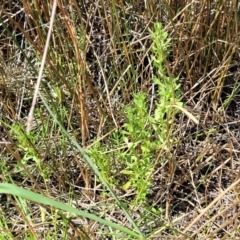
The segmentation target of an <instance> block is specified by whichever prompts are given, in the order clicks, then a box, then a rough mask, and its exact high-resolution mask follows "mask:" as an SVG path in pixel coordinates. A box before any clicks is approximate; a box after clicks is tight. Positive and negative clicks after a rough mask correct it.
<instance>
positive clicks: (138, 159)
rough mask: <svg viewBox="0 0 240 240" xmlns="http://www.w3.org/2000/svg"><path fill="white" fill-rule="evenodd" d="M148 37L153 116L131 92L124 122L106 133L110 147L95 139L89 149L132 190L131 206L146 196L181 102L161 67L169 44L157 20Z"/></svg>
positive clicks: (108, 175) (113, 179) (108, 173)
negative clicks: (152, 69) (154, 99)
mask: <svg viewBox="0 0 240 240" xmlns="http://www.w3.org/2000/svg"><path fill="white" fill-rule="evenodd" d="M151 37H152V40H153V42H154V45H153V48H152V60H153V63H154V66H155V67H156V69H157V76H154V79H153V81H154V83H155V84H156V85H157V87H158V93H157V95H158V99H157V102H156V106H157V107H156V110H155V112H154V114H153V116H151V115H149V109H148V104H147V100H146V99H147V98H146V97H147V96H146V94H145V93H142V92H140V93H137V94H134V98H133V102H132V103H131V104H129V105H127V106H126V107H124V108H123V109H124V115H125V117H126V123H125V124H124V125H123V128H122V129H120V130H117V131H115V132H114V133H113V134H112V135H111V137H110V142H111V144H110V145H111V146H113V148H112V149H110V150H109V147H106V146H105V147H104V146H103V145H101V144H100V143H98V144H97V145H95V147H93V148H92V149H90V150H89V151H90V153H91V156H92V157H93V158H94V159H95V162H96V165H97V166H98V167H99V168H100V169H101V172H102V173H103V175H104V177H105V179H108V180H109V182H110V183H111V184H113V185H115V186H118V187H120V188H122V189H123V190H125V191H130V190H132V191H134V192H135V194H136V197H135V200H134V202H133V206H135V205H136V204H139V203H145V202H146V200H147V194H148V189H149V186H150V185H151V183H152V181H151V174H152V172H153V170H154V166H155V164H156V163H155V161H154V159H155V157H156V153H157V151H159V150H161V151H162V150H164V151H165V150H168V149H170V147H171V145H172V144H174V141H173V139H172V136H171V133H172V131H173V129H174V117H175V114H176V113H177V112H178V109H176V108H174V107H173V106H174V105H178V106H182V103H181V99H180V91H179V88H180V84H177V78H175V77H172V76H167V75H166V71H165V67H164V60H165V59H166V57H167V55H168V48H169V46H170V40H169V39H168V37H167V32H166V31H164V30H163V29H162V26H161V24H155V27H154V31H151ZM114 146H117V148H116V147H114ZM110 148H111V147H110ZM104 152H105V154H104ZM161 160H163V161H164V162H165V161H166V160H165V159H161ZM113 166H114V167H113ZM119 185H120V186H119Z"/></svg>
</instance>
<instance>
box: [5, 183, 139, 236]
mask: <svg viewBox="0 0 240 240" xmlns="http://www.w3.org/2000/svg"><path fill="white" fill-rule="evenodd" d="M0 193H4V194H11V195H14V196H18V197H21V198H25V199H27V200H30V201H33V202H36V203H41V204H45V205H49V206H52V207H55V208H58V209H61V210H63V211H67V212H70V213H75V214H76V215H78V216H81V217H86V218H89V219H92V220H94V221H97V222H99V223H101V224H105V225H107V226H109V227H111V228H114V229H116V230H119V231H121V232H124V233H126V234H128V235H130V236H132V237H135V238H138V239H139V238H140V236H139V235H138V234H137V233H135V232H133V231H131V230H129V229H128V228H125V227H123V226H120V225H118V224H116V223H112V222H110V221H107V220H104V219H102V218H100V217H98V216H96V215H93V214H91V213H87V212H84V211H81V210H78V209H76V208H73V207H71V206H68V205H66V204H64V203H61V202H58V201H55V200H53V199H51V198H48V197H45V196H42V195H40V194H38V193H35V192H32V191H30V190H26V189H23V188H21V187H18V186H16V185H14V184H10V183H0Z"/></svg>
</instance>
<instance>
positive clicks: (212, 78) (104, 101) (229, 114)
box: [0, 0, 240, 239]
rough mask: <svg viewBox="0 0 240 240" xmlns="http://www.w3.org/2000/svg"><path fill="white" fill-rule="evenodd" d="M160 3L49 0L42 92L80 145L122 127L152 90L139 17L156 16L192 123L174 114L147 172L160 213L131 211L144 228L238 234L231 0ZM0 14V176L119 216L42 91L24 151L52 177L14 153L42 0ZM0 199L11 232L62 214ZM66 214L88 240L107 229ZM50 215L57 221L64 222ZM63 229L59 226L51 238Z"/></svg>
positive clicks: (31, 80)
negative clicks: (162, 150) (163, 157)
mask: <svg viewBox="0 0 240 240" xmlns="http://www.w3.org/2000/svg"><path fill="white" fill-rule="evenodd" d="M51 2H52V1H51ZM158 2H159V1H155V0H149V1H114V0H113V1H109V0H97V1H91V0H85V1H83V0H82V1H79V3H78V1H75V0H74V1H71V3H69V2H68V1H64V0H62V1H58V8H57V16H56V18H55V25H54V32H53V35H52V40H51V43H50V46H49V49H50V50H49V52H48V55H47V59H46V68H45V69H46V71H45V73H44V77H43V79H42V87H41V90H40V91H41V92H42V94H43V95H44V97H45V99H47V102H48V104H49V105H50V106H51V107H52V109H53V111H54V112H55V114H57V115H58V118H59V119H60V121H61V122H62V124H63V125H64V126H65V128H66V129H67V130H68V132H69V133H70V134H71V135H72V136H75V137H76V139H78V141H79V142H81V144H82V146H83V147H84V148H88V147H89V146H90V145H91V144H93V142H92V141H93V139H94V138H96V137H98V138H101V140H102V141H106V142H107V139H108V135H109V133H110V132H111V131H112V130H113V129H116V128H120V127H121V126H122V124H123V121H124V117H123V116H122V114H121V111H120V110H121V108H122V106H123V105H126V104H127V103H129V102H130V101H131V100H132V98H133V93H135V92H139V91H144V92H146V93H148V96H149V99H148V100H149V102H151V99H153V98H154V96H155V94H156V92H155V91H156V89H154V86H153V83H152V77H153V74H154V73H155V72H156V69H155V68H154V67H153V65H152V60H151V57H150V54H151V51H150V50H151V44H152V43H151V40H150V37H149V31H148V28H151V27H152V26H153V24H154V22H156V21H159V22H162V23H163V25H164V26H165V29H166V30H167V31H168V32H169V36H170V37H171V42H172V48H171V51H170V55H169V58H168V59H166V60H165V66H166V69H167V71H168V75H169V76H170V75H174V76H179V81H180V83H181V86H182V89H181V90H182V95H183V101H184V103H185V105H186V108H187V110H188V111H189V112H190V113H191V114H192V115H193V116H195V117H196V118H197V119H198V120H199V121H200V123H199V125H196V124H195V123H193V122H192V121H191V120H190V119H189V118H188V117H187V116H186V115H184V114H179V116H178V119H177V121H176V127H175V129H176V131H175V132H174V136H175V137H177V140H178V142H177V145H176V146H174V148H173V149H172V152H171V156H170V155H169V156H168V157H169V158H168V159H167V160H168V162H170V161H171V164H165V165H161V166H159V167H158V168H156V170H155V172H154V174H153V176H152V178H153V180H154V182H153V186H151V194H149V205H151V206H155V207H156V208H161V209H162V215H161V216H159V215H157V216H154V220H153V219H151V220H147V219H144V218H143V217H142V216H141V209H139V211H132V213H131V214H132V215H133V217H134V219H135V220H136V221H139V222H141V224H140V227H141V230H142V231H143V232H144V233H145V234H146V235H147V236H148V237H149V239H151V238H153V239H175V238H176V239H239V238H240V235H239V232H240V231H239V213H238V212H239V211H238V210H239V191H240V190H239V187H238V185H239V161H238V160H239V157H240V156H239V153H240V144H239V138H240V136H239V124H240V120H239V107H240V97H239V92H238V86H239V60H240V59H239V21H240V20H239V1H237V0H232V1H227V0H223V1H220V0H215V1H210V0H204V1H196V0H192V1H188V0H185V1H168V0H165V1H160V2H161V3H158ZM0 16H1V21H2V22H1V25H0V32H1V34H0V61H1V67H0V74H1V75H0V76H1V77H0V81H1V82H0V104H1V105H0V106H1V113H0V123H1V125H0V128H1V132H0V136H1V139H0V152H1V161H2V164H1V178H2V181H13V182H15V183H17V184H18V185H21V186H24V187H27V188H30V189H34V190H35V191H38V192H40V193H42V194H44V195H48V196H51V197H53V198H55V199H59V200H62V201H65V202H68V201H69V200H70V199H72V201H73V202H72V204H73V205H74V206H76V207H79V208H84V209H89V210H90V211H95V212H96V213H97V214H98V215H102V216H106V217H107V218H108V219H110V220H112V221H114V222H117V223H121V224H122V225H125V226H128V221H127V219H125V217H124V215H123V213H122V212H120V210H118V209H117V207H116V205H115V204H114V203H113V202H112V201H111V199H110V198H108V197H106V198H104V197H103V195H101V194H100V192H101V190H102V189H101V187H102V186H101V184H99V183H98V182H96V179H95V177H94V176H93V174H92V171H91V170H90V169H89V167H88V166H87V164H86V163H85V162H84V161H83V159H82V157H81V156H80V154H79V153H77V152H76V151H75V150H74V148H73V147H72V146H70V145H69V144H68V140H67V138H65V137H64V136H63V135H62V134H61V132H60V130H59V129H58V127H57V126H56V124H55V123H54V121H53V119H51V117H50V116H49V114H48V112H47V110H46V109H45V108H44V106H43V103H42V100H41V99H40V98H39V100H38V103H37V106H36V110H35V111H36V114H35V119H34V123H33V126H32V131H33V133H34V140H33V139H28V140H29V141H28V144H29V145H28V150H29V149H31V151H33V152H34V155H35V156H38V158H39V159H40V160H41V163H42V167H43V168H44V169H46V172H47V174H48V177H49V179H50V180H49V181H45V180H44V177H43V176H42V175H41V174H40V173H39V172H40V169H38V167H36V164H35V162H34V161H33V160H31V159H30V160H29V161H28V163H27V164H23V163H22V159H23V157H24V156H25V155H26V152H27V151H28V150H26V149H24V148H23V146H20V144H19V142H18V140H17V139H18V138H17V136H16V133H14V131H13V130H12V128H11V126H12V125H13V124H16V123H18V124H20V125H22V126H23V128H25V127H26V126H25V124H26V119H27V114H28V111H29V109H30V107H31V100H32V94H33V91H34V84H35V81H36V76H37V75H36V74H37V72H38V70H39V62H40V61H39V58H41V56H42V54H43V49H44V45H45V41H46V36H47V30H48V23H49V21H50V16H51V4H50V3H49V1H39V0H36V1H26V0H22V1H17V0H16V1H7V2H6V1H2V2H1V4H0ZM6 28H8V30H6ZM229 96H230V97H229ZM30 146H31V147H30ZM156 158H157V156H156ZM19 166H20V167H21V170H18V169H19V168H20V167H19ZM20 171H21V173H20ZM69 192H71V193H72V195H71V197H70V198H69ZM118 194H119V197H121V198H122V199H130V198H131V196H130V194H127V193H122V192H121V191H119V193H118ZM1 198H2V200H1V202H3V203H6V202H7V199H8V201H10V202H11V203H9V204H8V205H7V206H3V204H2V205H1V211H2V214H3V216H4V218H5V221H6V222H7V223H8V224H7V226H6V229H7V228H8V231H10V232H12V237H13V238H14V237H15V238H16V239H22V238H23V236H24V234H26V232H28V231H29V232H31V233H32V234H33V236H34V238H35V239H44V238H46V236H47V235H46V233H45V232H44V231H46V232H49V229H50V227H49V228H48V226H49V224H48V223H49V222H54V221H53V216H55V215H56V216H57V218H60V219H64V216H62V215H59V216H58V214H57V213H55V212H54V210H52V209H47V217H46V219H45V221H42V219H41V217H40V215H41V214H40V208H39V206H36V205H34V206H33V205H31V204H30V203H27V204H28V205H27V208H28V209H31V211H32V213H31V214H32V215H31V217H30V220H29V219H26V217H25V216H26V213H23V212H22V210H21V209H20V208H18V207H17V204H16V200H15V199H10V200H9V197H8V198H5V196H2V197H1ZM15 207H16V208H15ZM9 212H11V214H9ZM149 215H151V214H149ZM68 217H69V216H68ZM12 218H15V219H16V221H15V222H14V224H13V223H12V224H11V223H10V221H11V219H12ZM68 219H70V220H68V221H69V222H68V224H67V228H68V229H67V231H66V233H65V234H66V239H80V238H84V237H83V236H85V235H84V232H87V233H88V234H89V236H90V238H91V239H105V238H104V235H101V234H100V232H101V231H104V230H105V231H108V229H106V228H104V227H101V226H99V225H96V224H95V223H94V222H90V221H88V220H85V222H81V221H83V220H76V219H73V220H72V219H71V218H68ZM149 219H150V217H149ZM65 220H66V219H65ZM23 222H25V223H26V225H27V226H28V227H27V228H25V224H23ZM55 222H58V228H59V229H60V228H61V224H62V222H64V221H55ZM142 223H144V224H145V226H144V224H142ZM53 225H54V223H53ZM63 225H64V224H63ZM80 226H81V227H80ZM146 226H148V227H146ZM146 228H148V229H146ZM6 229H5V230H6ZM42 229H44V231H43V232H41V231H42ZM1 230H3V229H1ZM70 230H71V231H70ZM73 232H74V234H75V235H73ZM61 234H63V231H60V230H59V232H58V231H56V236H55V238H56V239H59V238H61V236H62V235H61ZM52 237H53V236H52ZM85 237H86V236H85ZM106 239H107V238H106ZM109 239H110V238H109ZM117 239H118V238H117ZM119 239H120V238H119Z"/></svg>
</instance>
